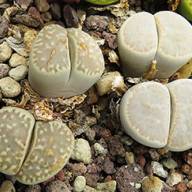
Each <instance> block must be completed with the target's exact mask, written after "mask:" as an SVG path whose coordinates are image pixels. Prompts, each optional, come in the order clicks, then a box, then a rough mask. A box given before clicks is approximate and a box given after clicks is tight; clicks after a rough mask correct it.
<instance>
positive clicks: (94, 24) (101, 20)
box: [85, 15, 109, 32]
mask: <svg viewBox="0 0 192 192" xmlns="http://www.w3.org/2000/svg"><path fill="white" fill-rule="evenodd" d="M108 23H109V19H108V17H105V16H99V15H91V16H89V17H87V19H86V21H85V26H86V27H87V29H89V30H96V31H101V32H103V31H104V30H105V29H106V28H107V26H108Z"/></svg>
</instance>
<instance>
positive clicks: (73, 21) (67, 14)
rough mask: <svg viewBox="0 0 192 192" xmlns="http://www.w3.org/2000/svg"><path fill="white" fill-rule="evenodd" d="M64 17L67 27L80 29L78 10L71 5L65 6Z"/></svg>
mask: <svg viewBox="0 0 192 192" xmlns="http://www.w3.org/2000/svg"><path fill="white" fill-rule="evenodd" d="M63 17H64V20H65V23H66V25H67V27H78V25H79V19H78V16H77V12H76V10H75V9H74V8H73V7H71V6H70V5H65V6H64V8H63Z"/></svg>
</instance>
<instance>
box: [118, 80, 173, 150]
mask: <svg viewBox="0 0 192 192" xmlns="http://www.w3.org/2000/svg"><path fill="white" fill-rule="evenodd" d="M120 119H121V123H122V126H123V128H124V130H125V132H126V133H127V134H129V135H130V136H131V137H133V138H134V139H135V140H136V141H139V142H140V143H142V144H144V145H147V146H151V147H157V148H160V147H164V146H165V145H166V144H167V139H168V135H169V124H170V96H169V91H168V89H167V87H166V86H164V85H162V84H160V83H156V82H146V83H141V84H138V85H136V86H133V87H132V88H130V89H129V90H128V91H127V92H126V93H125V95H124V96H123V99H122V101H121V105H120ZM158 130H159V131H158Z"/></svg>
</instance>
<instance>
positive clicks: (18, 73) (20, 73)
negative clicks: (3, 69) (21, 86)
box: [9, 65, 28, 81]
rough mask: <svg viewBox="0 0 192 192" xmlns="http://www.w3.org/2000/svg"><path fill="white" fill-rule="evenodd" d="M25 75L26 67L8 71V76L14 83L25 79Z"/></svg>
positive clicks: (22, 66)
mask: <svg viewBox="0 0 192 192" xmlns="http://www.w3.org/2000/svg"><path fill="white" fill-rule="evenodd" d="M27 73H28V67H27V66H26V65H19V66H17V67H15V68H12V69H11V70H10V71H9V76H10V77H12V78H13V79H15V80H16V81H20V80H22V79H24V78H25V77H26V75H27Z"/></svg>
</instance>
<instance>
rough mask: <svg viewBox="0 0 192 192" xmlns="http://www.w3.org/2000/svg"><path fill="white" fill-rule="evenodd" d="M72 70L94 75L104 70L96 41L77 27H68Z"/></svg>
mask: <svg viewBox="0 0 192 192" xmlns="http://www.w3.org/2000/svg"><path fill="white" fill-rule="evenodd" d="M68 38H69V48H70V53H71V67H72V72H71V73H73V72H79V73H82V74H83V75H87V76H94V75H97V74H101V73H102V72H103V70H104V59H103V57H102V52H101V50H100V48H99V47H98V45H97V43H96V41H94V40H93V39H92V37H90V36H89V35H88V34H87V33H85V32H83V31H81V30H78V29H73V28H72V29H68Z"/></svg>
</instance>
